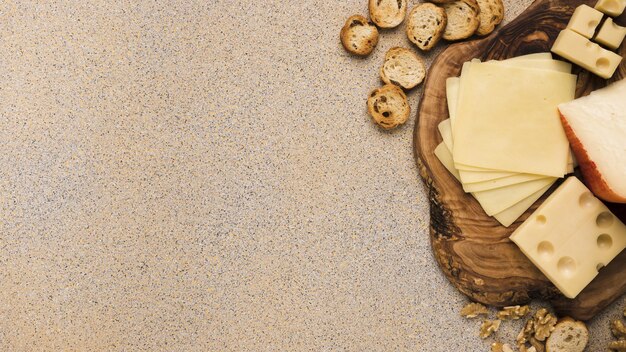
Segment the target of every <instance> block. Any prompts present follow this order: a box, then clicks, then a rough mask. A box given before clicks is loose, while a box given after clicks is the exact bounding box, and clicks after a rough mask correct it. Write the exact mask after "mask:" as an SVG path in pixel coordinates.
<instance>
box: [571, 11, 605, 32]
mask: <svg viewBox="0 0 626 352" xmlns="http://www.w3.org/2000/svg"><path fill="white" fill-rule="evenodd" d="M602 16H603V15H602V12H600V11H598V10H596V9H594V8H593V7H590V6H587V5H580V6H578V7H577V8H576V10H574V14H573V15H572V18H570V20H569V23H568V24H567V28H569V29H571V30H573V31H574V32H576V33H578V34H580V35H582V36H583V37H585V38H587V39H591V37H593V34H594V33H595V32H596V27H598V24H600V21H601V20H602Z"/></svg>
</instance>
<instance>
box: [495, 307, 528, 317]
mask: <svg viewBox="0 0 626 352" xmlns="http://www.w3.org/2000/svg"><path fill="white" fill-rule="evenodd" d="M529 312H530V308H529V307H528V306H511V307H504V308H502V310H501V311H499V312H498V319H502V320H509V319H510V320H517V319H521V318H523V317H525V316H526V314H528V313H529Z"/></svg>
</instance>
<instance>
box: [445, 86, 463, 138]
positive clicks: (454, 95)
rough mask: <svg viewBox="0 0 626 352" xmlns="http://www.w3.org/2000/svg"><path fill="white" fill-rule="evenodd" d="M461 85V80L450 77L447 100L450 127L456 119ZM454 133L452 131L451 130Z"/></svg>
mask: <svg viewBox="0 0 626 352" xmlns="http://www.w3.org/2000/svg"><path fill="white" fill-rule="evenodd" d="M460 85H461V78H459V77H450V78H448V79H446V99H447V101H448V116H449V117H450V119H449V120H450V126H452V124H453V123H454V120H455V119H456V104H457V102H458V100H459V87H460ZM450 133H452V130H450Z"/></svg>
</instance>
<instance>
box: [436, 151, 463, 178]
mask: <svg viewBox="0 0 626 352" xmlns="http://www.w3.org/2000/svg"><path fill="white" fill-rule="evenodd" d="M435 156H436V157H437V159H439V161H441V164H442V165H443V166H444V167H445V168H446V169H447V170H448V172H450V173H451V174H452V176H454V177H455V178H456V179H457V180H459V181H461V178H460V177H459V172H458V171H456V169H455V168H454V160H452V153H450V150H448V148H447V147H446V145H445V144H444V143H439V145H438V146H437V148H435Z"/></svg>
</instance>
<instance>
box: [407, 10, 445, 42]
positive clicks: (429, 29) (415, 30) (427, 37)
mask: <svg viewBox="0 0 626 352" xmlns="http://www.w3.org/2000/svg"><path fill="white" fill-rule="evenodd" d="M447 23H448V17H447V16H446V10H444V9H443V8H441V7H439V6H436V5H434V4H431V3H423V4H419V5H417V6H415V7H414V8H413V9H412V10H411V12H410V13H409V18H408V20H407V25H406V35H407V36H408V37H409V40H410V41H411V42H413V44H415V45H417V47H418V48H420V49H422V50H424V51H428V50H430V49H432V48H433V47H434V46H435V44H437V42H439V40H440V39H441V36H442V35H443V32H444V30H445V29H446V24H447Z"/></svg>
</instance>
